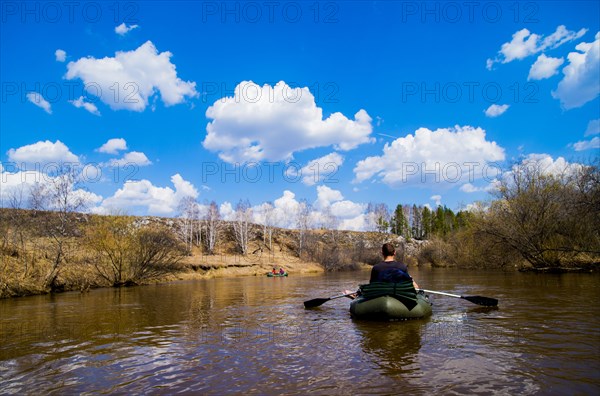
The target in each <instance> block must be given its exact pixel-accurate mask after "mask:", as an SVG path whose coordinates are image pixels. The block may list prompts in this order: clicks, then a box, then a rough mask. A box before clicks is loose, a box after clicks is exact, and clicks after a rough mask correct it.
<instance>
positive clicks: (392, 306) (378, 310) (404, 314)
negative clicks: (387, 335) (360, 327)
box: [350, 281, 431, 320]
mask: <svg viewBox="0 0 600 396" xmlns="http://www.w3.org/2000/svg"><path fill="white" fill-rule="evenodd" d="M360 294H361V295H360V296H359V297H358V298H356V299H355V300H354V301H352V303H350V313H351V314H352V316H353V317H354V318H357V319H381V320H389V319H417V318H423V317H426V316H429V315H431V303H430V302H429V298H428V297H427V296H426V295H425V293H422V292H419V293H417V292H416V290H415V288H414V287H413V285H412V282H410V281H408V282H402V283H384V282H374V283H369V284H367V285H361V286H360Z"/></svg>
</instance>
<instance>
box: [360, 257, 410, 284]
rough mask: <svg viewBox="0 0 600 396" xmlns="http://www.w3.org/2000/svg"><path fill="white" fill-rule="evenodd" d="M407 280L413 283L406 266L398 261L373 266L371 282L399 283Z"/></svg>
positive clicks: (383, 262)
mask: <svg viewBox="0 0 600 396" xmlns="http://www.w3.org/2000/svg"><path fill="white" fill-rule="evenodd" d="M407 280H409V281H412V278H411V277H410V275H409V274H408V267H407V266H406V264H404V263H401V262H398V261H382V262H381V263H379V264H376V265H374V266H373V269H372V270H371V280H370V281H369V282H390V283H399V282H403V281H407Z"/></svg>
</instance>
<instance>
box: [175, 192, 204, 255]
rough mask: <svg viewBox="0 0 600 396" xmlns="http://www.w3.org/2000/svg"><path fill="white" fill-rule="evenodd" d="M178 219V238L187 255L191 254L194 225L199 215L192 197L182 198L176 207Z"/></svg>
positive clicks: (196, 204)
mask: <svg viewBox="0 0 600 396" xmlns="http://www.w3.org/2000/svg"><path fill="white" fill-rule="evenodd" d="M178 209H179V213H180V217H179V222H180V225H181V227H180V230H179V237H180V238H181V240H182V241H183V242H184V243H185V246H186V250H187V254H191V253H192V245H193V243H194V223H195V220H196V219H198V215H199V213H200V211H199V209H198V203H197V202H196V200H195V199H194V197H191V196H187V197H183V198H182V199H181V200H180V201H179V205H178Z"/></svg>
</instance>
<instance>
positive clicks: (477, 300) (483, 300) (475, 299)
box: [421, 289, 498, 307]
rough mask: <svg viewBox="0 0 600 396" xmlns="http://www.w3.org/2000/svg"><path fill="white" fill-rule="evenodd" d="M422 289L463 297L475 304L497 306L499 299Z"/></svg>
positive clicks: (432, 292)
mask: <svg viewBox="0 0 600 396" xmlns="http://www.w3.org/2000/svg"><path fill="white" fill-rule="evenodd" d="M421 290H423V291H424V292H425V293H431V294H441V295H442V296H449V297H456V298H463V299H465V300H467V301H471V302H472V303H473V304H477V305H483V306H484V307H495V306H497V305H498V300H496V299H495V298H490V297H481V296H459V295H458V294H450V293H444V292H438V291H433V290H425V289H421Z"/></svg>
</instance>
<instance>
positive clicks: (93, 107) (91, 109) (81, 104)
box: [69, 96, 100, 116]
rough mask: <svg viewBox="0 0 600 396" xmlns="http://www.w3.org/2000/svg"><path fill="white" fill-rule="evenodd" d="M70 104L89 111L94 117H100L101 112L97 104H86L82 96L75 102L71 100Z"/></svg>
mask: <svg viewBox="0 0 600 396" xmlns="http://www.w3.org/2000/svg"><path fill="white" fill-rule="evenodd" d="M69 103H71V104H72V105H73V106H75V107H77V108H78V109H79V108H84V109H85V110H87V111H88V112H90V113H92V114H93V115H97V116H99V115H100V111H98V108H97V107H96V105H95V104H93V103H92V102H86V101H85V99H84V98H83V96H80V97H79V99H75V100H69Z"/></svg>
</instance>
